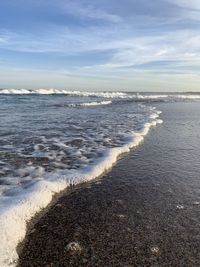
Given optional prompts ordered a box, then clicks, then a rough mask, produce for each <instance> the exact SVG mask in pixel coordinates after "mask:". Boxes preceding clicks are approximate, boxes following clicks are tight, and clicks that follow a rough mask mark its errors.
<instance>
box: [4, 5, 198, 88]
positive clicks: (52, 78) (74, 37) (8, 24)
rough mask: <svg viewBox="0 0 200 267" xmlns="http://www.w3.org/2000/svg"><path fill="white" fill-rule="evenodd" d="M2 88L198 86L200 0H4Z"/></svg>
mask: <svg viewBox="0 0 200 267" xmlns="http://www.w3.org/2000/svg"><path fill="white" fill-rule="evenodd" d="M0 88H30V89H32V88H67V89H69V90H99V91H102V90H109V91H115V90H117V91H161V92H162V91H163V92H165V91H200V0H190V1H188V0H48V1H47V0H1V1H0Z"/></svg>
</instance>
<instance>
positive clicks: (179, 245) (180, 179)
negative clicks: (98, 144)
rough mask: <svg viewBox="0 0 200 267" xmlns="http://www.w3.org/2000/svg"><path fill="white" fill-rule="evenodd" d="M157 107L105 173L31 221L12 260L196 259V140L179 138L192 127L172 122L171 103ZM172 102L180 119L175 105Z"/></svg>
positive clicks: (36, 266) (161, 262)
mask: <svg viewBox="0 0 200 267" xmlns="http://www.w3.org/2000/svg"><path fill="white" fill-rule="evenodd" d="M161 109H162V108H161ZM163 109H164V113H163V117H164V122H165V123H164V124H163V125H161V126H158V127H157V128H153V129H152V130H151V132H150V133H149V135H148V136H147V137H146V138H145V142H144V143H143V144H142V145H140V146H139V147H138V148H137V149H136V150H134V151H133V152H132V153H130V154H129V155H128V156H126V157H124V158H123V159H121V160H119V162H118V164H117V165H116V166H114V167H113V169H112V171H111V172H109V173H108V174H106V175H105V176H103V177H101V178H100V179H97V180H95V181H94V182H91V183H88V184H86V185H83V186H81V187H77V188H75V189H74V190H72V191H71V192H68V193H66V194H65V195H64V196H63V197H61V198H60V199H59V200H58V201H57V203H56V204H54V205H53V206H52V207H50V208H49V210H48V211H47V213H46V214H44V216H43V217H42V218H41V219H40V220H39V221H38V222H36V224H35V225H34V227H33V228H32V230H31V231H29V233H28V234H27V237H26V239H25V241H24V243H23V248H22V250H21V251H20V259H19V265H18V266H19V267H40V266H41V267H47V266H49V267H50V266H51V267H64V266H88V267H89V266H91V267H93V266H108V267H109V266H123V267H128V266H152V267H157V266H159V267H160V266H166V267H168V266H174V267H175V266H176V267H179V266H180V267H190V266H191V267H199V266H200V179H199V172H198V171H199V165H198V162H199V158H197V155H198V145H197V144H196V143H195V142H196V141H194V139H195V138H196V136H195V137H194V138H193V141H191V142H194V145H193V144H186V145H185V147H183V143H184V142H183V140H182V139H181V138H183V139H184V140H185V139H187V140H188V136H189V134H190V135H191V134H193V135H194V134H195V129H193V131H192V133H191V131H190V133H189V131H186V129H187V127H188V124H185V125H183V124H180V125H179V126H176V127H177V128H176V129H172V127H171V120H172V117H171V115H169V114H171V113H169V110H171V109H170V108H168V107H167V108H166V107H165V106H163ZM176 109H178V110H175V112H178V113H177V114H178V115H177V120H179V121H180V118H183V117H184V114H183V112H182V107H176ZM197 109H198V108H197ZM198 110H199V111H200V108H199V109H198ZM181 112H182V113H181ZM195 112H196V111H195ZM191 116H192V115H191ZM173 120H174V115H173ZM175 123H176V125H178V124H177V121H175ZM181 123H183V122H182V121H181ZM182 127H183V128H182ZM183 129H185V131H184V133H183ZM174 134H175V137H174ZM163 140H164V141H163ZM195 144H196V145H195ZM191 147H192V149H193V151H191ZM190 153H191V155H193V157H194V160H192V161H190V162H188V161H189V160H190V159H191V155H190ZM195 153H197V154H195ZM187 157H188V158H187ZM183 159H184V161H183ZM195 159H196V160H195ZM187 160H188V161H187ZM191 162H192V163H191ZM192 164H193V165H192ZM71 242H75V244H74V245H73V243H71ZM70 245H72V246H70Z"/></svg>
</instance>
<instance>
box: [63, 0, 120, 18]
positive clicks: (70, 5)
mask: <svg viewBox="0 0 200 267" xmlns="http://www.w3.org/2000/svg"><path fill="white" fill-rule="evenodd" d="M62 8H63V10H64V12H65V13H66V14H67V13H68V14H72V15H73V16H76V17H83V18H89V19H93V20H104V21H107V22H112V23H119V22H121V21H122V18H121V17H120V16H118V15H116V14H112V13H109V12H106V11H105V10H102V9H100V8H97V7H95V5H92V4H87V5H86V4H85V5H82V4H81V2H78V3H77V2H75V1H69V0H68V1H67V2H64V3H63V6H62Z"/></svg>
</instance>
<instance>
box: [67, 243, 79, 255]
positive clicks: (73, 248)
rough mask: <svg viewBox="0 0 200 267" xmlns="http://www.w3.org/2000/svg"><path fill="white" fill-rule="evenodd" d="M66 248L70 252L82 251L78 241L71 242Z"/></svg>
mask: <svg viewBox="0 0 200 267" xmlns="http://www.w3.org/2000/svg"><path fill="white" fill-rule="evenodd" d="M66 250H67V251H68V252H72V253H74V252H80V251H81V250H82V248H81V246H80V245H79V244H78V243H77V242H70V243H69V244H68V245H67V247H66Z"/></svg>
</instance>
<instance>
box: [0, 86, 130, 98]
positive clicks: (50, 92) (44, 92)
mask: <svg viewBox="0 0 200 267" xmlns="http://www.w3.org/2000/svg"><path fill="white" fill-rule="evenodd" d="M0 94H39V95H54V94H64V95H72V96H97V97H105V98H116V97H121V98H124V97H126V96H127V94H126V93H122V92H89V91H69V90H66V89H54V88H50V89H33V90H30V89H0Z"/></svg>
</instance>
